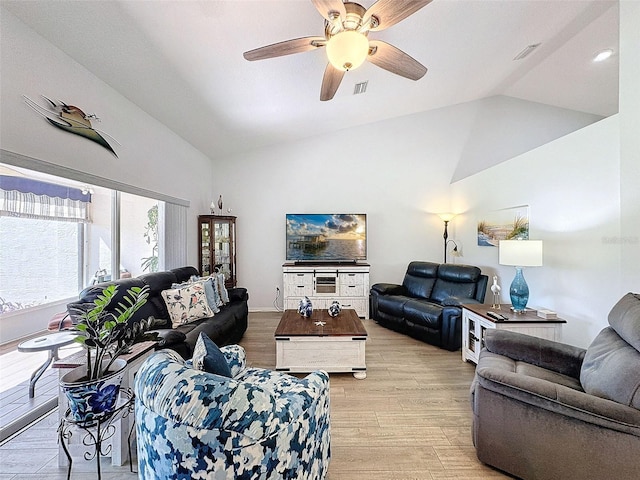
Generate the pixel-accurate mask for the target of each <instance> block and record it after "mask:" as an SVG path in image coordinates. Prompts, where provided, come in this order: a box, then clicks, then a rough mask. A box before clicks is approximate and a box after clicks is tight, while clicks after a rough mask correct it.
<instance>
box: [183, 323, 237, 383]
mask: <svg viewBox="0 0 640 480" xmlns="http://www.w3.org/2000/svg"><path fill="white" fill-rule="evenodd" d="M191 360H192V362H193V368H195V369H196V370H202V371H205V372H208V373H213V374H216V375H222V376H224V377H231V369H230V368H229V364H228V363H227V359H226V358H225V356H224V353H222V352H221V351H220V349H219V348H218V346H217V345H216V344H215V343H214V341H213V340H211V339H210V338H209V337H208V336H207V335H206V334H205V333H204V332H200V335H199V336H198V340H197V341H196V346H195V347H194V349H193V358H192V359H191Z"/></svg>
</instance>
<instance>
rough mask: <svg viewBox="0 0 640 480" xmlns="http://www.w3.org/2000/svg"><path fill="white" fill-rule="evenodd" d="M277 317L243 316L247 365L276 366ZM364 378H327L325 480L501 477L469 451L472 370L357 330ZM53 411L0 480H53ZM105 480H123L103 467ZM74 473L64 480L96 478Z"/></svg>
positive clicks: (424, 348) (423, 348)
mask: <svg viewBox="0 0 640 480" xmlns="http://www.w3.org/2000/svg"><path fill="white" fill-rule="evenodd" d="M279 318H280V314H277V313H251V314H250V315H249V328H248V330H247V333H246V334H245V336H244V338H243V339H242V341H241V342H240V344H241V345H242V346H244V348H245V349H246V352H247V358H248V361H249V363H250V364H251V366H255V367H263V368H274V367H275V342H274V340H273V333H274V332H275V328H276V325H277V323H278V320H279ZM364 324H365V328H366V329H367V331H368V333H369V339H368V341H367V347H366V348H367V356H366V358H367V378H366V379H364V380H356V379H355V378H353V376H352V375H351V374H346V373H345V374H331V454H332V457H331V464H330V468H329V475H328V477H327V480H351V479H358V480H360V479H366V480H440V479H461V480H480V479H498V478H502V479H504V478H510V477H508V476H506V475H504V474H502V473H500V472H498V471H496V470H493V469H491V468H489V467H487V466H485V465H483V464H481V463H480V462H479V461H478V460H477V458H476V455H475V450H474V447H473V444H472V442H471V407H470V405H469V386H470V384H471V380H472V379H473V374H474V366H473V364H469V363H463V362H462V360H461V356H460V352H447V351H445V350H441V349H439V348H436V347H432V346H430V345H427V344H425V343H422V342H419V341H417V340H413V339H411V338H409V337H407V336H404V335H400V334H397V333H395V332H393V331H391V330H387V329H385V328H383V327H380V326H379V325H377V324H376V323H375V322H374V321H372V320H365V321H364ZM56 425H57V412H54V414H52V415H50V416H49V417H46V418H45V419H44V420H42V421H41V422H39V423H38V424H35V425H34V426H33V427H31V428H30V429H28V430H26V431H25V432H23V433H21V434H20V435H18V436H17V437H15V438H14V439H12V440H10V441H9V442H6V443H5V444H4V445H2V446H0V480H8V479H12V480H25V479H36V478H37V479H38V480H54V479H55V480H58V479H64V478H66V470H64V469H60V468H58V467H57V446H56V432H55V430H56ZM103 465H104V466H103V476H102V478H103V479H105V480H114V479H132V478H135V474H132V473H129V471H128V466H127V467H111V466H110V465H109V464H108V463H104V464H103ZM94 468H95V466H94V465H84V466H82V465H81V466H78V467H77V469H76V465H75V464H74V471H73V474H72V477H71V478H72V479H85V478H95V477H93V476H92V475H91V472H93V471H94Z"/></svg>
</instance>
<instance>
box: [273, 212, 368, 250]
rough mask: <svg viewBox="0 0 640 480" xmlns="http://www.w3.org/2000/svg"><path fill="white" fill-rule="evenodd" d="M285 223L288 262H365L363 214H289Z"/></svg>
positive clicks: (365, 235)
mask: <svg viewBox="0 0 640 480" xmlns="http://www.w3.org/2000/svg"><path fill="white" fill-rule="evenodd" d="M286 221H287V236H286V239H287V261H292V262H356V261H358V260H366V259H367V216H366V215H365V214H352V213H349V214H344V213H343V214H317V213H313V214H292V213H288V214H287V215H286Z"/></svg>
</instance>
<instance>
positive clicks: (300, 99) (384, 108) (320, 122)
mask: <svg viewBox="0 0 640 480" xmlns="http://www.w3.org/2000/svg"><path fill="white" fill-rule="evenodd" d="M361 3H362V5H363V6H364V7H365V8H368V7H369V6H371V5H372V4H373V3H374V2H373V0H366V1H364V0H363V1H362V2H361ZM1 4H2V6H4V7H5V8H6V9H7V10H8V11H10V12H11V13H13V14H14V15H16V16H17V17H18V18H20V19H21V20H22V21H23V22H25V23H26V24H27V25H29V26H30V27H31V28H33V29H34V30H35V31H36V32H38V33H39V34H41V35H42V36H43V37H44V38H46V39H47V40H48V41H50V42H51V43H52V44H54V45H56V46H57V47H58V48H60V49H61V50H63V51H64V52H66V53H67V54H68V55H69V56H70V57H72V58H73V59H75V60H76V61H77V62H79V63H80V64H82V65H83V66H84V67H86V68H87V69H88V70H89V71H91V72H93V73H94V74H95V75H96V76H97V77H99V78H100V79H102V80H103V81H105V82H106V83H108V84H109V85H110V86H111V87H113V88H114V89H116V90H117V91H118V92H120V93H121V94H122V95H123V96H125V97H127V98H128V99H129V100H131V101H132V102H133V103H135V104H137V105H138V106H139V107H140V108H142V109H143V110H145V111H146V112H148V113H149V114H150V115H152V116H154V117H155V118H156V119H158V120H159V121H161V122H162V123H164V124H165V125H167V126H168V127H169V128H171V129H172V130H173V131H175V132H176V133H177V134H179V135H180V136H182V137H183V138H184V139H185V140H187V141H188V142H190V143H191V144H192V145H194V146H195V147H196V148H198V149H199V150H201V151H202V152H203V153H204V154H206V155H208V156H209V157H211V158H216V157H220V156H225V155H230V154H233V153H236V152H242V151H243V150H247V149H252V148H257V147H261V146H265V145H269V144H274V143H280V142H286V141H294V140H296V139H300V138H305V137H309V136H313V135H318V134H329V133H331V132H333V131H337V130H342V129H348V128H350V127H353V126H357V125H364V124H368V123H372V122H377V121H381V120H385V119H388V118H393V117H398V116H403V115H409V114H413V113H417V112H422V111H427V110H432V109H437V108H441V107H446V106H449V105H454V104H459V103H463V102H468V101H473V100H477V99H481V98H486V97H489V96H493V95H507V96H512V97H516V98H519V99H524V100H529V101H533V102H539V103H543V104H548V105H554V106H558V107H562V108H567V109H571V110H577V111H581V112H587V113H592V114H597V115H602V116H608V115H611V114H613V113H616V112H617V109H618V57H617V52H618V5H617V2H616V1H595V0H584V1H582V0H571V1H570V0H551V1H545V0H493V1H489V0H487V1H485V0H434V1H433V2H432V3H431V4H429V5H427V6H426V7H424V8H422V9H421V10H419V11H418V12H417V13H415V14H413V15H412V16H410V17H409V18H407V19H405V20H403V21H402V22H400V23H398V24H396V25H394V26H392V27H390V28H389V29H387V30H384V31H380V32H371V33H370V35H369V37H370V38H372V39H380V40H384V41H386V42H388V43H391V44H393V45H395V46H396V47H398V48H400V49H401V50H403V51H404V52H406V53H408V54H409V55H411V56H412V57H414V58H415V59H417V60H418V61H420V62H421V63H423V64H424V65H425V66H426V67H428V69H429V70H428V72H427V74H426V75H425V76H424V77H423V78H422V79H421V80H419V81H416V82H414V81H412V80H407V79H405V78H402V77H399V76H397V75H393V74H391V73H389V72H387V71H386V70H382V69H380V68H378V67H376V66H375V65H373V64H370V63H365V64H364V65H363V66H362V67H360V68H358V69H356V70H354V71H351V72H347V73H346V75H345V77H344V79H343V81H342V84H341V85H340V88H339V89H338V92H337V94H336V96H335V97H334V99H333V100H331V101H328V102H321V101H320V100H319V94H320V85H321V82H322V75H323V72H324V69H325V66H326V63H327V60H326V54H325V52H324V49H318V50H315V51H311V52H305V53H299V54H295V55H289V56H283V57H278V58H274V59H268V60H261V61H255V62H248V61H246V60H245V59H244V58H243V56H242V54H243V52H245V51H247V50H251V49H253V48H256V47H260V46H263V45H267V44H270V43H275V42H278V41H282V40H288V39H291V38H297V37H303V36H310V35H319V36H321V35H323V31H324V26H323V22H324V19H323V18H322V17H321V16H320V14H319V13H318V11H317V10H316V8H315V7H314V6H313V4H312V3H311V0H260V1H250V0H226V1H157V0H156V1H154V0H150V1H132V0H113V1H99V0H98V1H65V0H60V1H50V0H32V1H13V0H11V1H9V0H2V3H1ZM534 44H540V45H539V47H538V48H536V49H535V50H534V51H533V52H532V53H531V54H530V55H528V56H527V57H526V58H524V59H522V60H514V57H516V56H517V55H518V54H519V53H520V52H521V51H522V50H523V49H524V48H525V47H527V46H528V45H534ZM3 47H5V46H3ZM606 48H610V49H613V51H614V55H613V57H611V58H610V59H609V60H607V61H605V62H600V63H595V62H593V57H594V55H595V54H596V53H597V52H598V51H600V50H603V49H606ZM364 81H366V82H368V86H367V90H366V93H364V94H360V95H354V94H353V90H354V85H355V84H356V83H359V82H364Z"/></svg>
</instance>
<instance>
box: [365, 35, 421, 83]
mask: <svg viewBox="0 0 640 480" xmlns="http://www.w3.org/2000/svg"><path fill="white" fill-rule="evenodd" d="M367 58H368V59H369V61H370V62H371V63H373V64H374V65H377V66H378V67H380V68H384V69H385V70H388V71H390V72H391V73H395V74H396V75H400V76H402V77H405V78H408V79H410V80H419V79H421V78H422V77H424V74H425V73H427V67H425V66H424V65H422V64H421V63H420V62H418V61H417V60H416V59H414V58H413V57H411V56H409V55H407V54H406V53H404V52H403V51H402V50H400V49H398V48H396V47H394V46H393V45H390V44H388V43H386V42H382V41H380V40H369V56H368V57H367Z"/></svg>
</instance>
